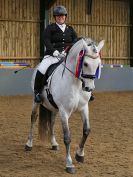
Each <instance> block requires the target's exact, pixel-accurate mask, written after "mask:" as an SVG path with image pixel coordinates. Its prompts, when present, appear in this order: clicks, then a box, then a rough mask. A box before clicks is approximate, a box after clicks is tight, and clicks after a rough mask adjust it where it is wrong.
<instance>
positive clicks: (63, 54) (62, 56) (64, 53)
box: [59, 51, 67, 58]
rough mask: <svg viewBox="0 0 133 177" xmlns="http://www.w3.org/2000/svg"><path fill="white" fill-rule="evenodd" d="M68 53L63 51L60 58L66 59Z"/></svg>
mask: <svg viewBox="0 0 133 177" xmlns="http://www.w3.org/2000/svg"><path fill="white" fill-rule="evenodd" d="M66 55H67V54H66V52H65V51H62V52H61V53H60V55H59V57H60V58H65V57H66Z"/></svg>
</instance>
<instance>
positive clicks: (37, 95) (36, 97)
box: [34, 93, 43, 103]
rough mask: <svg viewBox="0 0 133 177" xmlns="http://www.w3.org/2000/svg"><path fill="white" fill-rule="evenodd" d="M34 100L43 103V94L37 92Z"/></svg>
mask: <svg viewBox="0 0 133 177" xmlns="http://www.w3.org/2000/svg"><path fill="white" fill-rule="evenodd" d="M34 101H35V102H36V103H41V102H42V101H43V99H42V96H41V94H40V93H37V94H35V99H34Z"/></svg>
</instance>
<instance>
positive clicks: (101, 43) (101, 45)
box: [97, 40, 105, 51]
mask: <svg viewBox="0 0 133 177" xmlns="http://www.w3.org/2000/svg"><path fill="white" fill-rule="evenodd" d="M104 43H105V40H102V41H100V42H99V44H98V46H97V47H98V50H99V51H100V50H101V49H102V48H103V46H104Z"/></svg>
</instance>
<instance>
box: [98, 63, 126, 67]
mask: <svg viewBox="0 0 133 177" xmlns="http://www.w3.org/2000/svg"><path fill="white" fill-rule="evenodd" d="M105 66H109V67H110V68H123V67H124V66H123V65H121V64H104V65H101V67H102V68H103V67H105Z"/></svg>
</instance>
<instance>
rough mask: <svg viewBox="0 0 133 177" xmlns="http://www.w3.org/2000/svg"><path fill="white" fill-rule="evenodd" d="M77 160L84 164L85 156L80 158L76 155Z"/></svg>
mask: <svg viewBox="0 0 133 177" xmlns="http://www.w3.org/2000/svg"><path fill="white" fill-rule="evenodd" d="M75 159H76V160H77V161H78V162H80V163H83V162H84V156H79V155H78V154H76V155H75Z"/></svg>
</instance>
